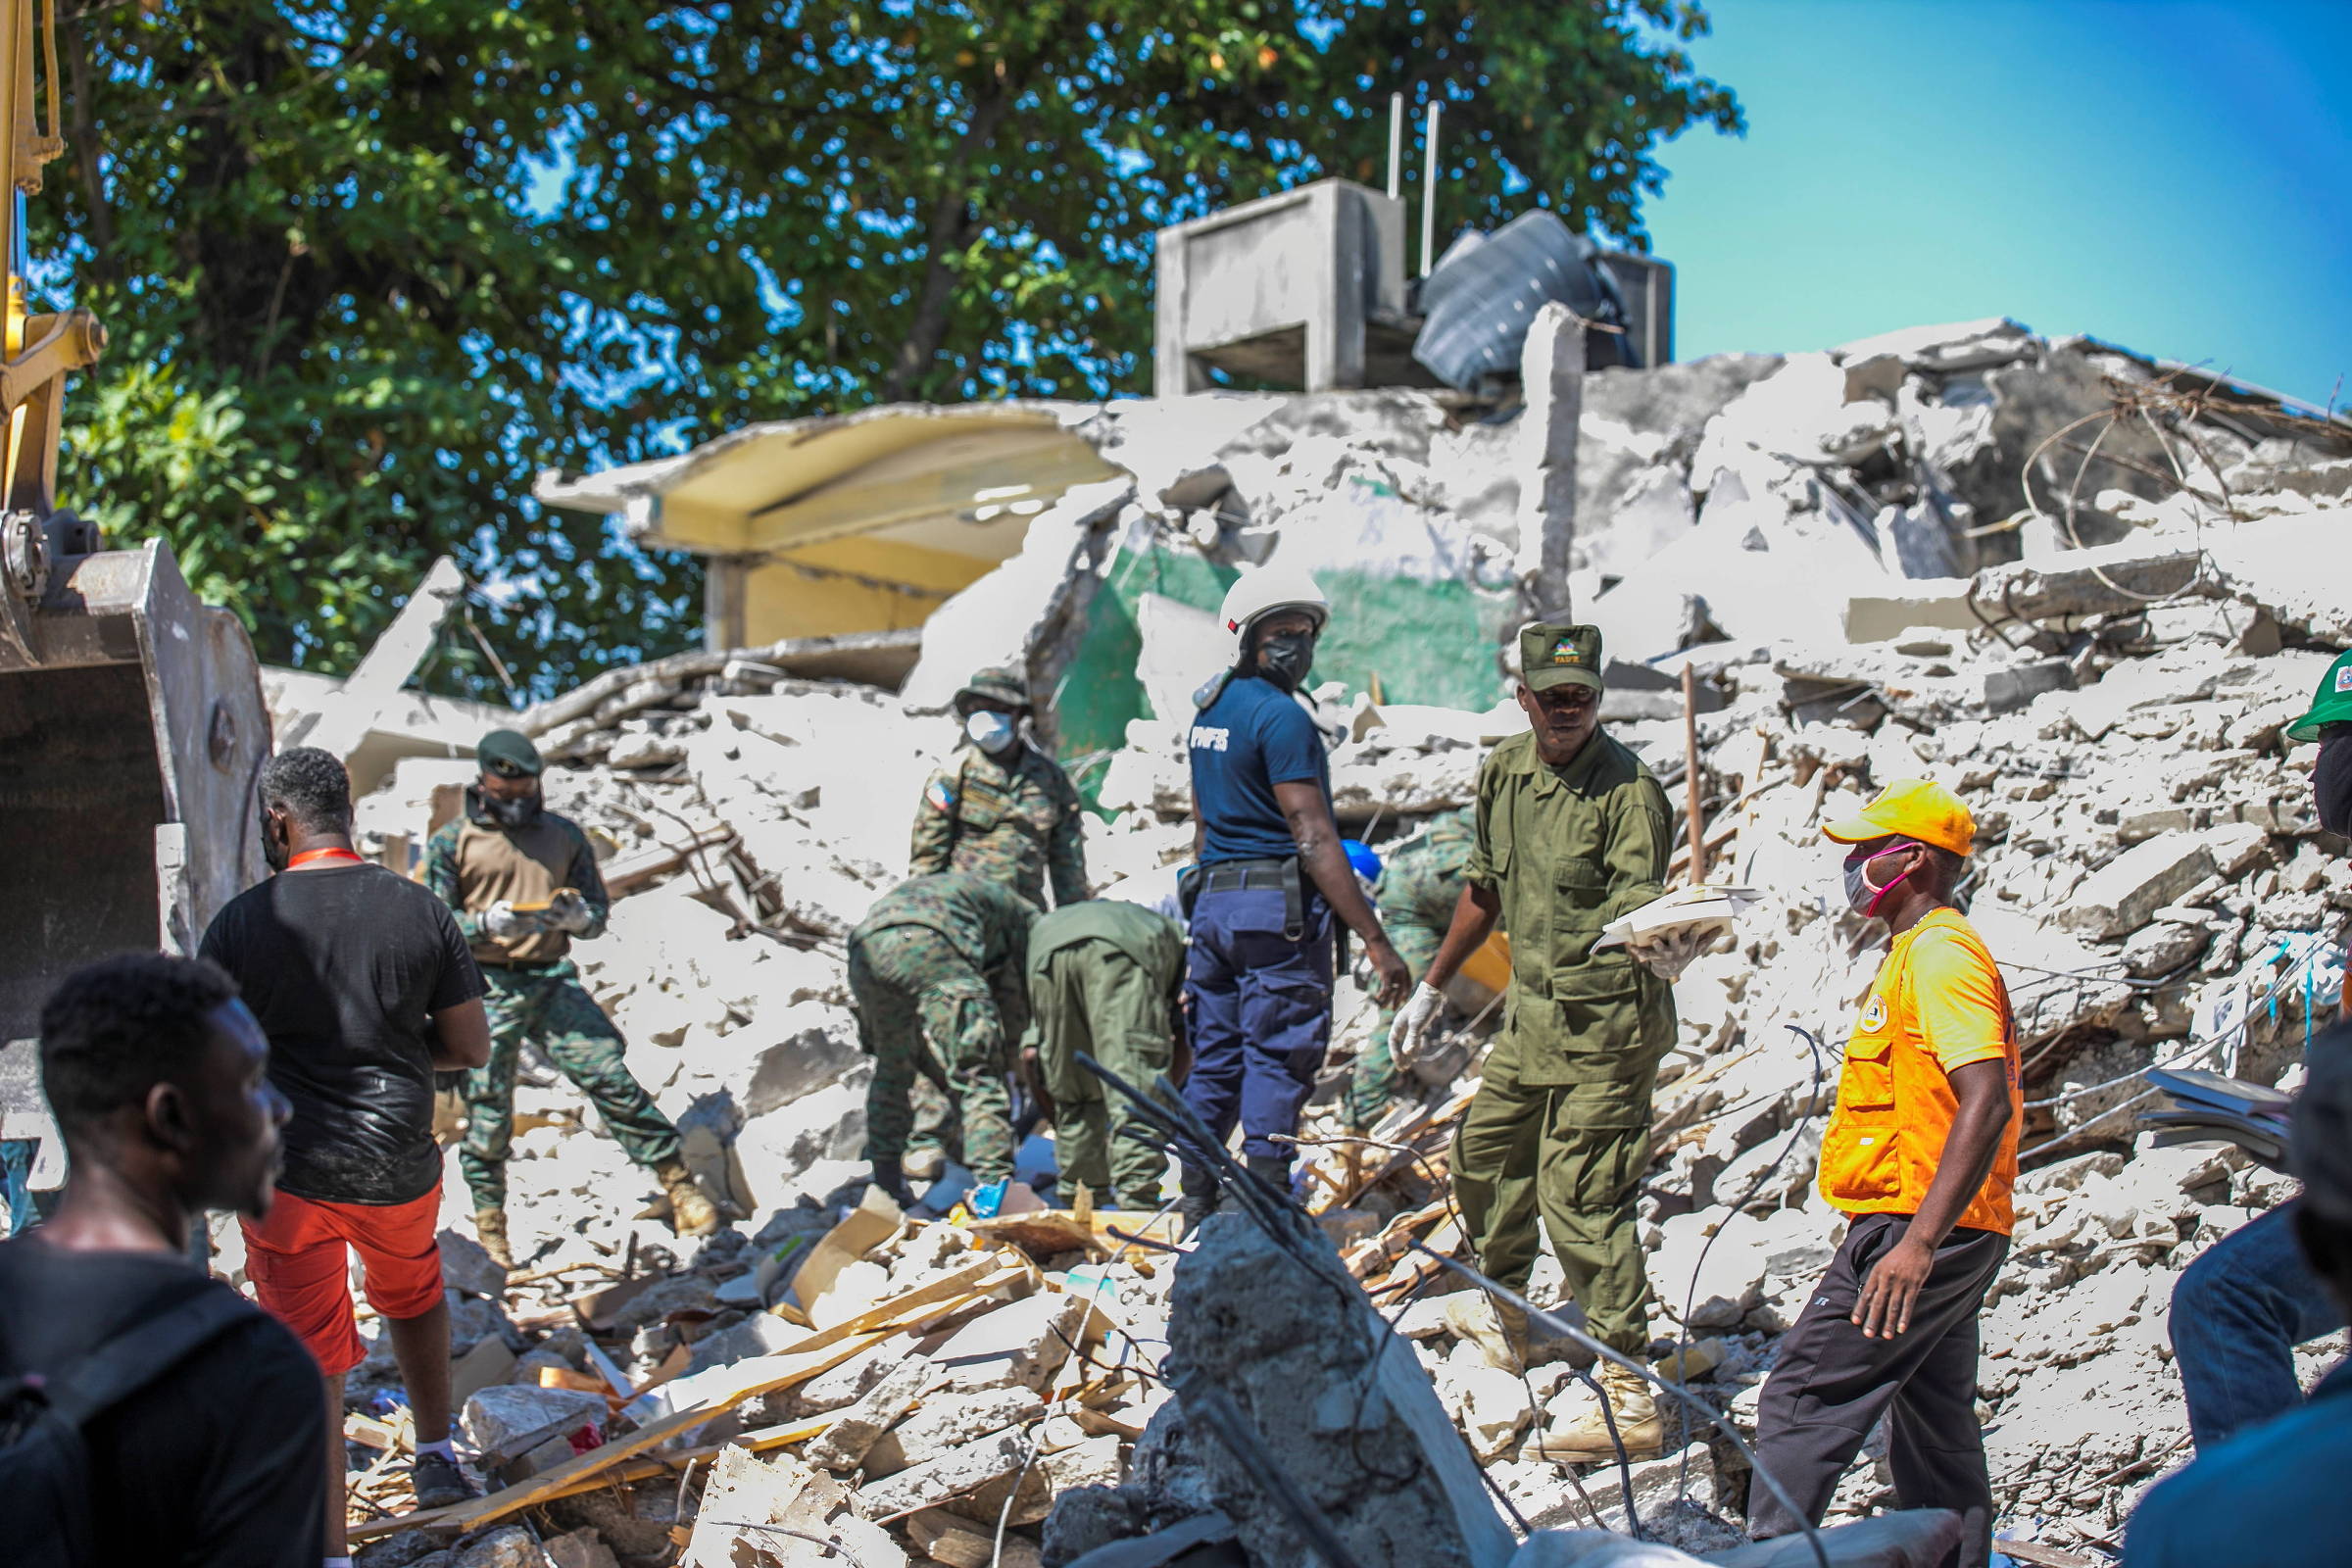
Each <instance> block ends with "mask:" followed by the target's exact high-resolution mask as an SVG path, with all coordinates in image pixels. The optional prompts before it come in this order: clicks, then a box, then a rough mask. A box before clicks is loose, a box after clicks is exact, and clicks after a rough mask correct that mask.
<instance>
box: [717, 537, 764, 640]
mask: <svg viewBox="0 0 2352 1568" xmlns="http://www.w3.org/2000/svg"><path fill="white" fill-rule="evenodd" d="M759 559H760V558H759V557H757V556H707V557H705V558H704V560H703V647H704V648H705V649H706V650H708V651H709V652H711V653H713V654H731V653H733V652H734V651H735V650H736V649H738V648H741V647H744V646H745V645H746V640H747V637H746V630H745V626H744V590H745V584H746V580H747V579H748V578H749V577H750V576H751V574H752V567H753V566H754V565H755V564H757V563H758V561H759Z"/></svg>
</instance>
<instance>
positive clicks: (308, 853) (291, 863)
mask: <svg viewBox="0 0 2352 1568" xmlns="http://www.w3.org/2000/svg"><path fill="white" fill-rule="evenodd" d="M321 863H324V864H328V865H366V864H367V863H368V862H367V861H366V860H363V859H361V858H359V856H357V855H356V854H354V853H352V852H351V851H350V850H338V849H332V848H329V849H324V850H305V851H303V852H302V853H301V854H300V855H297V856H296V857H294V858H292V859H291V860H288V861H287V862H286V869H287V870H289V871H299V870H301V869H302V868H303V867H304V866H306V865H318V864H321Z"/></svg>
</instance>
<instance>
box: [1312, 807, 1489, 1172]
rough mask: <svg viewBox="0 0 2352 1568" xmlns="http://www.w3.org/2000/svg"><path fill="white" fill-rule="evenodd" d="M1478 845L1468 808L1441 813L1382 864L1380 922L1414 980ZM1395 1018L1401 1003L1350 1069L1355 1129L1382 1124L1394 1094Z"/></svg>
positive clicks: (1348, 1099) (1385, 1012) (1431, 952)
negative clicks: (1392, 1029) (1392, 1045)
mask: <svg viewBox="0 0 2352 1568" xmlns="http://www.w3.org/2000/svg"><path fill="white" fill-rule="evenodd" d="M1477 843H1478V838H1477V831H1476V829H1475V827H1474V825H1473V823H1472V818H1471V813H1470V810H1469V809H1468V808H1466V807H1465V808H1464V809H1461V810H1458V811H1445V812H1441V813H1440V814H1439V815H1437V816H1435V817H1432V818H1431V819H1430V822H1429V826H1428V828H1427V830H1426V831H1424V832H1423V833H1422V835H1421V836H1420V837H1419V838H1417V839H1414V840H1413V841H1412V842H1410V843H1408V844H1406V845H1405V846H1404V847H1403V848H1402V849H1400V850H1398V851H1397V853H1396V854H1394V855H1393V856H1391V857H1390V858H1389V859H1388V862H1387V863H1386V864H1385V865H1384V866H1383V867H1382V868H1381V873H1380V888H1379V892H1378V894H1377V896H1376V899H1375V904H1376V906H1377V907H1378V908H1379V910H1380V923H1381V926H1382V928H1383V929H1384V930H1386V931H1387V932H1388V933H1389V941H1390V942H1391V943H1392V944H1394V945H1395V947H1396V949H1397V956H1398V957H1400V958H1402V959H1403V960H1404V966H1405V967H1406V968H1407V969H1410V970H1411V971H1412V974H1413V978H1414V979H1415V980H1418V979H1420V978H1421V976H1422V975H1424V974H1426V973H1427V972H1428V970H1429V965H1430V960H1432V959H1433V958H1435V957H1437V956H1438V945H1439V944H1440V943H1442V942H1444V941H1445V940H1446V927H1447V926H1448V925H1450V924H1451V923H1452V922H1453V907H1454V906H1455V905H1456V904H1458V903H1460V902H1461V897H1462V867H1463V866H1465V865H1467V864H1468V863H1469V861H1470V852H1471V851H1472V850H1473V849H1475V848H1476V847H1477ZM1396 1021H1397V1009H1396V1008H1395V1007H1383V1008H1381V1009H1380V1024H1379V1027H1377V1028H1376V1029H1375V1030H1374V1031H1373V1033H1372V1039H1371V1041H1370V1043H1369V1044H1367V1045H1366V1046H1365V1047H1364V1050H1363V1054H1361V1055H1358V1056H1357V1057H1356V1058H1355V1066H1354V1068H1353V1070H1352V1071H1351V1072H1350V1073H1349V1074H1348V1092H1347V1094H1346V1095H1345V1096H1344V1097H1343V1099H1342V1102H1341V1103H1342V1107H1343V1108H1344V1109H1345V1111H1346V1112H1347V1116H1348V1129H1349V1130H1350V1131H1352V1132H1359V1133H1360V1132H1362V1131H1364V1130H1365V1129H1367V1128H1369V1127H1371V1126H1373V1125H1374V1124H1375V1123H1377V1122H1378V1121H1379V1120H1380V1118H1381V1117H1382V1116H1384V1115H1386V1114H1388V1109H1389V1104H1390V1103H1391V1102H1393V1101H1394V1100H1395V1099H1396V1098H1397V1064H1396V1062H1395V1060H1394V1059H1393V1058H1392V1057H1391V1056H1390V1054H1389V1028H1390V1026H1391V1025H1392V1024H1394V1023H1395V1022H1396Z"/></svg>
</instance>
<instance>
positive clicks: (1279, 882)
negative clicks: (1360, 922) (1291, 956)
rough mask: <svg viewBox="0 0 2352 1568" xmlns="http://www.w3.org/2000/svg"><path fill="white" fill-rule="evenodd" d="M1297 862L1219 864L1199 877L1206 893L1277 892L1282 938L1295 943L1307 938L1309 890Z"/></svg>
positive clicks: (1293, 858) (1288, 859) (1290, 859)
mask: <svg viewBox="0 0 2352 1568" xmlns="http://www.w3.org/2000/svg"><path fill="white" fill-rule="evenodd" d="M1302 884H1303V879H1302V878H1301V877H1300V875H1299V858H1298V857H1297V856H1295V855H1294V856H1286V857H1284V858H1281V859H1278V860H1274V859H1268V860H1219V861H1218V862H1217V863H1216V864H1214V865H1211V866H1209V867H1207V868H1206V869H1204V870H1203V871H1202V872H1201V892H1203V893H1240V892H1243V891H1246V890H1248V889H1250V888H1277V889H1280V890H1281V893H1282V936H1283V940H1284V941H1286V942H1296V941H1298V940H1299V938H1300V937H1302V936H1304V935H1306V890H1305V888H1304V886H1303V885H1302Z"/></svg>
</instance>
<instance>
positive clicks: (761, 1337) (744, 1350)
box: [683, 1312, 809, 1377]
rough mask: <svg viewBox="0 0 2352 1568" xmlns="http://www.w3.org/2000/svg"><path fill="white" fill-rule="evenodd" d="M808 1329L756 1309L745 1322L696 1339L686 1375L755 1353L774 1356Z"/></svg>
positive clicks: (690, 1375)
mask: <svg viewBox="0 0 2352 1568" xmlns="http://www.w3.org/2000/svg"><path fill="white" fill-rule="evenodd" d="M808 1334H809V1331H808V1330H807V1329H799V1328H795V1327H793V1326H792V1325H791V1324H790V1323H787V1322H785V1321H784V1320H783V1319H782V1318H780V1317H777V1316H776V1315H775V1314H774V1313H772V1312H754V1313H753V1314H752V1315H751V1316H750V1317H747V1318H745V1319H744V1320H743V1321H742V1322H740V1323H737V1324H734V1325H732V1326H731V1327H728V1328H723V1329H720V1330H719V1331H718V1332H717V1333H716V1334H711V1335H707V1336H705V1337H704V1338H703V1339H701V1340H698V1341H696V1342H695V1347H694V1357H693V1359H692V1360H690V1361H688V1362H687V1363H686V1371H685V1373H684V1374H683V1375H684V1376H687V1377H692V1376H693V1375H694V1374H695V1373H697V1372H707V1371H709V1370H710V1369H711V1368H712V1367H714V1366H733V1365H734V1364H735V1363H736V1362H738V1361H749V1360H751V1359H752V1358H753V1357H754V1356H760V1355H773V1354H774V1353H775V1352H776V1351H778V1350H781V1349H783V1348H785V1347H786V1346H787V1345H790V1344H792V1343H793V1342H794V1341H796V1340H801V1339H806V1338H807V1337H808Z"/></svg>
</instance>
